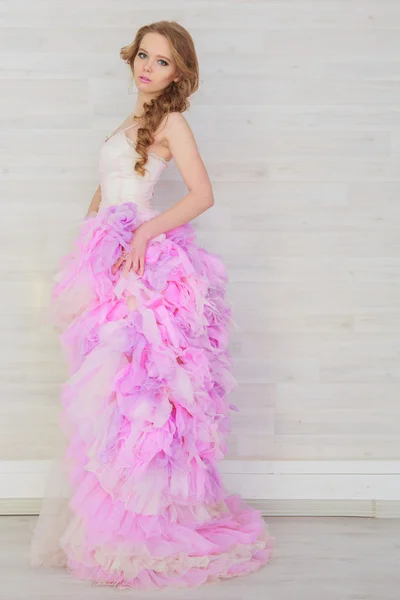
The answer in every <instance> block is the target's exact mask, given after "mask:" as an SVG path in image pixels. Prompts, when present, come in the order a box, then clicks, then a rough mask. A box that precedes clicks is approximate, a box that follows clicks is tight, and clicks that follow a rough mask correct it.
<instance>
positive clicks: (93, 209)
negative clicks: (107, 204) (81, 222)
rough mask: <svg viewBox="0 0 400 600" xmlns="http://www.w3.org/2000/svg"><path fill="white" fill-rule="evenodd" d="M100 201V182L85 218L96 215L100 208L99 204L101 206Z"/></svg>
mask: <svg viewBox="0 0 400 600" xmlns="http://www.w3.org/2000/svg"><path fill="white" fill-rule="evenodd" d="M100 202H101V187H100V184H99V185H98V186H97V189H96V191H95V193H94V195H93V198H92V201H91V202H90V204H89V208H88V211H87V213H86V217H85V219H87V218H88V217H91V216H93V217H94V216H96V215H97V212H98V210H99V206H100Z"/></svg>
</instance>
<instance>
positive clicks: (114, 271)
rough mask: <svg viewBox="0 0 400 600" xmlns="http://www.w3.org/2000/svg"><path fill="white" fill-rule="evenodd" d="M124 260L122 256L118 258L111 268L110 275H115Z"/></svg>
mask: <svg viewBox="0 0 400 600" xmlns="http://www.w3.org/2000/svg"><path fill="white" fill-rule="evenodd" d="M123 261H124V258H123V257H122V256H120V257H119V259H118V260H117V262H116V263H115V264H114V266H113V268H112V274H113V275H115V273H116V272H117V271H118V269H119V267H120V266H121V264H122V263H123Z"/></svg>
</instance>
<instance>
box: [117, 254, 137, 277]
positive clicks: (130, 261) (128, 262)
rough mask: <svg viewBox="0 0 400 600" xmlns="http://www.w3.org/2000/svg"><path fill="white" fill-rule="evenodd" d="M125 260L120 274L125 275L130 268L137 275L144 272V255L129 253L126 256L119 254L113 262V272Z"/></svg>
mask: <svg viewBox="0 0 400 600" xmlns="http://www.w3.org/2000/svg"><path fill="white" fill-rule="evenodd" d="M124 261H125V264H124V266H123V269H122V274H123V275H124V276H127V275H128V273H129V271H130V270H131V268H132V270H133V271H134V272H135V273H137V274H138V275H140V276H142V275H143V274H144V256H132V255H131V254H129V255H127V256H125V257H124V256H120V257H119V259H118V260H117V262H116V263H115V265H114V267H113V269H112V272H113V274H115V272H116V271H117V270H118V269H119V267H120V265H121V264H122V263H123V262H124Z"/></svg>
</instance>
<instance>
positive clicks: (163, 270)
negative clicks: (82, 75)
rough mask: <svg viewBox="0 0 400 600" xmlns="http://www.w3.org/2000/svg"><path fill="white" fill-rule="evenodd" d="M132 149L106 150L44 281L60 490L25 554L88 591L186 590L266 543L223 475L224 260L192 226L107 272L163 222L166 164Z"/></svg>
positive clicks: (112, 145)
mask: <svg viewBox="0 0 400 600" xmlns="http://www.w3.org/2000/svg"><path fill="white" fill-rule="evenodd" d="M127 129H129V128H127ZM134 146H135V144H134V140H132V139H131V138H130V137H128V135H127V133H126V129H119V130H117V132H116V133H114V134H113V135H111V136H110V137H109V138H108V139H107V140H106V141H105V142H104V143H103V144H102V146H101V150H100V159H99V173H100V184H101V189H102V201H101V205H100V208H99V211H98V214H97V215H96V216H94V217H91V218H87V219H85V220H84V221H83V222H82V223H81V224H80V229H79V235H78V236H77V239H76V241H75V243H74V246H73V249H72V251H71V252H70V253H69V254H68V255H66V256H65V257H63V259H62V262H61V267H60V269H59V271H58V273H57V275H56V277H55V283H54V285H53V287H52V295H51V302H50V306H49V315H50V322H51V323H52V324H54V325H55V326H56V329H57V331H58V332H59V333H60V340H61V344H62V348H63V351H64V353H65V357H66V362H67V365H68V369H69V378H68V379H67V381H65V383H64V384H63V386H62V392H61V408H60V411H61V412H60V426H61V431H62V433H63V434H64V435H65V440H66V441H65V452H63V454H62V456H61V459H60V460H59V462H58V463H55V464H56V465H57V467H56V469H55V470H56V471H57V473H56V474H54V469H53V475H52V477H63V476H64V477H65V481H66V482H67V486H68V489H67V491H66V493H65V494H64V495H63V494H62V493H61V492H59V491H57V490H56V492H54V490H53V492H50V493H49V492H46V494H48V496H49V497H50V496H52V498H51V500H50V505H49V504H46V505H45V501H43V505H42V509H41V514H40V515H39V518H38V520H37V522H36V523H35V528H34V535H33V536H32V544H31V559H30V560H31V565H32V566H38V565H44V566H50V565H57V566H63V567H66V568H67V570H68V572H69V573H70V574H71V575H72V576H73V577H76V578H78V579H84V580H89V581H92V582H94V583H96V584H103V585H113V586H116V587H125V588H137V589H145V588H165V587H171V588H174V587H176V588H180V587H192V586H199V585H202V584H205V583H213V582H214V583H216V582H218V581H220V580H221V579H227V578H231V577H234V576H238V575H245V574H247V573H250V572H251V571H256V570H257V569H259V568H260V567H261V566H263V565H264V564H266V563H267V562H268V560H269V557H270V551H271V540H272V539H273V538H271V537H270V536H269V534H268V533H267V527H266V524H265V522H264V521H263V519H262V517H261V514H260V511H258V510H256V509H255V508H253V507H251V506H250V505H248V504H247V503H246V502H245V501H244V500H243V499H242V498H241V497H240V496H239V495H238V494H228V492H227V491H226V489H225V488H224V485H223V483H222V481H221V476H220V474H219V472H218V469H217V462H218V460H220V459H222V458H223V457H224V455H225V453H226V448H227V437H228V434H229V431H230V411H231V410H237V407H235V406H234V405H233V404H230V403H229V401H228V396H229V393H230V392H231V391H232V389H233V388H234V387H235V386H236V381H235V379H234V378H233V376H232V373H231V359H230V356H229V353H228V349H227V343H228V337H229V327H230V325H231V324H232V321H231V317H232V309H231V306H230V305H229V304H228V302H227V300H226V299H225V290H226V282H227V275H226V269H225V266H224V264H223V261H222V260H221V257H220V256H219V255H216V254H213V253H211V252H208V251H206V250H205V249H204V248H201V247H200V246H199V245H198V244H197V243H196V232H195V229H194V228H193V227H192V226H191V225H190V224H189V223H187V224H185V225H184V226H180V227H177V228H176V229H173V230H171V231H168V232H167V233H163V234H161V235H158V236H157V237H154V238H153V239H151V240H150V242H149V244H148V246H147V251H146V257H145V258H146V264H145V270H144V275H143V276H142V277H140V276H139V275H137V274H136V273H135V272H134V271H132V270H131V271H130V272H129V274H128V275H127V276H123V275H122V274H121V269H119V270H118V271H117V272H116V273H115V274H112V267H113V265H114V264H115V262H116V261H117V259H118V257H119V256H120V254H121V252H122V251H124V250H126V249H128V248H129V243H130V241H131V239H132V236H134V230H135V228H136V227H138V226H139V225H140V224H141V223H143V222H144V221H146V220H148V219H151V218H153V217H154V216H156V215H157V214H159V211H156V210H155V209H153V208H152V206H151V198H152V196H153V193H154V189H155V186H156V184H157V181H158V180H159V178H160V176H161V174H162V173H163V171H164V170H165V169H166V168H167V164H168V163H167V161H165V159H163V158H161V157H160V156H157V155H156V154H154V153H149V159H148V162H147V164H146V165H145V167H146V168H147V170H148V171H147V172H146V175H145V176H144V177H141V176H140V175H139V174H137V173H136V172H135V171H134V170H133V165H134V161H135V158H137V154H136V151H135V149H134ZM60 435H61V432H60ZM49 497H48V498H47V502H48V501H49ZM57 501H58V502H57ZM51 502H53V504H52V503H51ZM63 503H64V504H63ZM48 506H50V510H47V508H46V507H48Z"/></svg>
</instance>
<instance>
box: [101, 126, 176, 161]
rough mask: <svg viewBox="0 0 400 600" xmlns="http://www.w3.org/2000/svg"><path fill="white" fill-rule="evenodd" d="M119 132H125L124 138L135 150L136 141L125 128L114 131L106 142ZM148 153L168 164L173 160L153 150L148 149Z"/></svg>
mask: <svg viewBox="0 0 400 600" xmlns="http://www.w3.org/2000/svg"><path fill="white" fill-rule="evenodd" d="M119 133H123V134H124V138H125V140H126V142H127V144H128V146H130V147H131V148H132V149H133V150H135V149H136V145H135V143H134V141H133V140H131V138H130V137H128V136H127V135H126V131H125V129H118V131H116V132H115V133H112V134H111V135H110V136H109V137H107V138H106V139H105V142H104V143H105V144H106V143H107V142H108V140H110V139H111V138H112V137H115V136H116V135H118V134H119ZM147 154H148V156H152V157H153V158H156V159H157V160H159V161H161V162H162V163H164V164H165V165H166V166H167V165H168V164H169V163H170V162H171V161H170V160H167V159H166V158H164V157H163V156H160V155H159V154H156V153H155V152H152V151H151V150H150V151H148V152H147Z"/></svg>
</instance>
